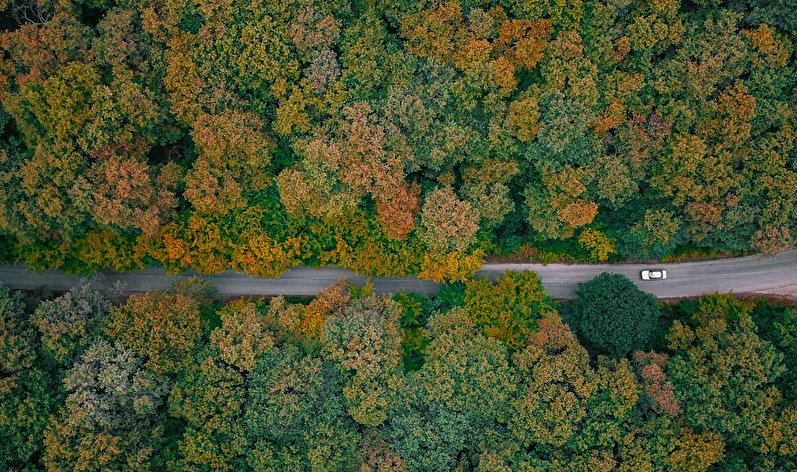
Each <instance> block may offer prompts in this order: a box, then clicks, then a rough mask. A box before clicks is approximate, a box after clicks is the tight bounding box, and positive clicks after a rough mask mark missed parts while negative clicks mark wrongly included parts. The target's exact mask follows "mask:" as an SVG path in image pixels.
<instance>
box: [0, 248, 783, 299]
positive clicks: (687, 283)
mask: <svg viewBox="0 0 797 472" xmlns="http://www.w3.org/2000/svg"><path fill="white" fill-rule="evenodd" d="M650 268H656V269H666V270H667V280H660V281H649V282H646V281H643V280H641V279H640V278H639V272H640V271H641V270H643V269H650ZM507 270H532V271H534V272H537V273H538V274H539V275H540V277H541V278H542V283H543V285H544V286H545V288H546V289H547V290H548V293H549V294H550V295H551V296H553V297H555V298H572V297H573V296H574V294H575V290H576V288H577V287H578V284H579V283H580V282H584V281H586V280H590V279H591V278H593V277H595V276H596V275H598V274H600V273H601V272H613V273H618V274H623V275H625V276H627V277H628V278H629V279H631V280H632V281H634V283H636V284H637V286H638V287H639V288H641V289H642V290H645V291H647V292H650V293H652V294H654V295H656V296H657V297H659V298H675V297H688V296H694V295H703V294H707V293H714V292H719V293H730V292H733V293H756V292H757V293H780V294H786V295H797V250H791V251H786V252H782V253H780V254H778V255H777V256H774V257H769V258H763V259H758V258H756V257H755V256H752V257H741V258H735V259H719V260H713V261H704V262H686V263H682V264H654V265H652V266H651V265H639V264H612V265H609V264H582V265H567V264H548V265H542V264H485V265H484V266H482V270H481V271H479V273H478V274H477V276H481V277H487V278H488V279H491V280H494V279H496V278H497V277H499V276H501V275H502V274H503V273H504V272H506V271H507ZM103 274H104V276H105V281H106V282H107V283H115V282H116V281H121V282H122V283H123V284H124V285H125V288H126V290H127V291H130V292H144V291H150V290H165V289H168V288H169V286H170V285H171V284H172V283H174V282H175V281H178V280H182V279H185V278H186V277H190V276H199V277H200V278H202V279H204V280H205V281H207V282H208V284H210V285H211V286H212V287H213V288H215V289H216V290H217V291H218V293H219V294H220V295H223V296H242V295H315V294H316V293H318V292H319V291H320V290H322V289H324V288H326V287H328V286H330V285H332V284H334V283H335V282H336V281H337V280H338V279H339V278H341V277H345V278H347V279H348V280H349V281H351V282H352V283H354V284H355V285H357V286H362V285H363V284H364V283H365V281H366V277H364V276H361V275H358V274H355V273H353V272H351V271H349V270H346V269H340V268H334V267H327V268H323V269H314V268H309V267H296V268H293V269H291V270H290V271H289V272H287V273H285V274H283V275H282V276H280V277H278V278H273V279H267V278H260V277H252V276H248V275H244V274H240V273H236V272H224V273H222V274H218V275H210V276H202V275H199V274H197V273H195V272H192V271H188V272H186V273H185V274H184V275H179V276H169V275H167V274H166V273H165V272H164V271H163V270H161V269H155V268H149V269H143V270H139V271H136V272H129V273H113V272H103ZM79 279H80V277H78V276H75V275H66V274H64V273H63V272H62V271H57V270H47V271H43V272H34V271H27V270H26V268H25V266H23V265H15V266H2V267H0V282H4V283H6V284H7V285H8V286H10V287H12V288H17V289H34V288H41V287H47V288H49V289H51V290H54V291H64V290H68V289H69V288H70V287H72V286H73V285H75V284H76V283H77V281H78V280H79ZM371 281H372V282H373V283H374V291H375V292H377V293H390V292H414V293H421V294H427V295H431V294H434V293H436V291H437V284H435V283H434V282H430V281H426V280H419V279H417V278H415V277H383V278H371Z"/></svg>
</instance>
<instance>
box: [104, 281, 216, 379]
mask: <svg viewBox="0 0 797 472" xmlns="http://www.w3.org/2000/svg"><path fill="white" fill-rule="evenodd" d="M206 290H207V286H206V285H205V284H204V283H202V282H198V281H196V280H192V279H189V280H187V281H185V282H181V283H178V284H175V285H174V287H173V288H172V291H171V292H148V293H146V294H143V295H132V296H131V297H130V298H128V299H127V303H125V304H124V305H121V306H118V307H115V308H114V309H113V310H111V312H110V314H109V316H108V322H107V324H106V326H105V328H104V333H105V335H106V336H108V337H109V338H110V339H113V340H117V341H118V342H119V343H120V344H121V345H122V346H125V347H126V348H128V349H131V350H132V351H133V352H135V353H136V354H137V355H138V356H139V357H141V358H142V359H143V360H144V365H145V366H146V368H147V369H150V370H151V371H152V372H154V373H155V374H156V375H158V376H162V375H166V374H176V373H178V372H180V371H181V370H182V369H183V368H185V367H186V366H187V365H188V363H190V362H191V360H192V354H193V353H194V350H195V349H196V348H197V347H198V345H199V342H200V339H201V336H202V326H201V320H200V317H201V309H202V308H203V307H204V306H205V305H206V304H207V303H208V299H206V298H204V296H205V295H204V293H203V292H205V291H206Z"/></svg>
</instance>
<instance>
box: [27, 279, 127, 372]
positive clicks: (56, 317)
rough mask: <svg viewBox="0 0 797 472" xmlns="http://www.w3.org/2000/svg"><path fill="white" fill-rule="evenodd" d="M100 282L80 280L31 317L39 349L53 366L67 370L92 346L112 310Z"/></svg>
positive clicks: (48, 301)
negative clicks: (54, 364) (66, 368)
mask: <svg viewBox="0 0 797 472" xmlns="http://www.w3.org/2000/svg"><path fill="white" fill-rule="evenodd" d="M111 295H112V293H110V291H109V290H107V289H104V288H103V287H102V279H100V278H94V279H83V280H81V281H80V282H79V283H78V284H77V285H76V286H74V287H72V288H71V289H70V290H69V292H67V293H65V294H64V295H62V296H60V297H58V298H54V299H52V300H46V301H43V302H42V303H41V304H40V305H39V306H38V307H36V311H35V312H34V314H33V316H32V321H33V323H35V325H36V327H38V329H39V333H40V334H41V342H42V346H43V347H44V350H45V352H46V353H48V354H49V355H50V356H51V357H52V358H53V359H54V360H55V361H56V362H58V363H59V364H61V365H63V366H69V365H71V364H72V361H74V360H75V358H76V357H77V356H79V355H80V354H81V353H82V352H83V350H84V349H85V348H86V347H87V346H89V345H91V344H93V343H94V341H95V338H96V336H97V335H98V334H99V331H100V329H101V327H102V326H103V324H104V323H105V321H106V317H107V315H108V311H109V310H110V309H111V307H112V301H111Z"/></svg>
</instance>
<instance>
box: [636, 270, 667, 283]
mask: <svg viewBox="0 0 797 472" xmlns="http://www.w3.org/2000/svg"><path fill="white" fill-rule="evenodd" d="M639 276H640V277H642V280H664V279H666V278H667V271H666V270H664V269H647V270H643V271H642V272H640V273H639Z"/></svg>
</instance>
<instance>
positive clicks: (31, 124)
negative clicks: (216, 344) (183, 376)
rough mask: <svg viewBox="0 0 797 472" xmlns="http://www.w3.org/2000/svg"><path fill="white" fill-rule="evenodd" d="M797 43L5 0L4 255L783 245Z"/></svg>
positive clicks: (754, 25)
mask: <svg viewBox="0 0 797 472" xmlns="http://www.w3.org/2000/svg"><path fill="white" fill-rule="evenodd" d="M796 36H797V4H795V2H794V0H587V1H585V0H452V1H439V0H435V1H431V0H421V1H404V0H323V1H322V0H281V1H273V0H247V1H241V0H193V1H187V0H152V1H147V2H137V1H131V0H113V1H112V0H0V187H1V188H2V192H0V260H3V261H24V262H26V263H27V264H28V265H29V266H30V267H33V268H44V267H52V268H62V269H66V270H68V271H72V272H79V273H90V272H93V271H96V270H98V269H114V270H131V269H136V268H140V267H145V266H159V267H163V268H165V269H166V270H168V271H169V272H172V273H175V272H180V271H183V270H184V269H186V268H193V269H196V270H198V271H199V272H201V273H208V274H209V273H217V272H221V271H224V270H227V269H232V270H237V271H242V272H247V273H249V274H255V275H261V276H276V275H279V274H280V273H282V272H284V271H285V270H287V269H288V268H289V267H291V266H294V265H309V266H320V265H328V264H330V265H333V264H334V265H339V266H344V267H349V268H351V269H354V270H355V271H357V272H360V273H363V274H367V275H375V276H380V275H387V274H392V275H401V274H419V275H420V276H421V277H424V278H428V279H432V280H435V281H444V280H449V281H465V280H467V279H468V277H469V276H470V275H472V274H473V273H474V272H475V271H476V269H477V268H478V267H479V266H480V264H481V263H482V262H483V260H484V259H485V258H487V257H505V258H507V257H508V258H522V259H524V260H529V259H534V260H543V261H550V260H560V259H561V260H580V261H610V262H611V261H618V260H662V259H667V258H677V257H679V256H681V255H683V254H698V255H706V254H708V255H711V254H718V253H727V254H732V255H736V254H742V253H763V254H771V253H775V252H777V251H779V250H782V249H785V248H788V247H790V246H791V245H793V243H794V239H795V234H797V231H796V230H797V227H796V226H797V192H795V191H794V190H795V188H797V150H796V149H797V148H795V139H796V138H797V132H795V125H796V122H797V118H796V116H795V111H797V66H796V65H795V40H796V39H797V37H796Z"/></svg>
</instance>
